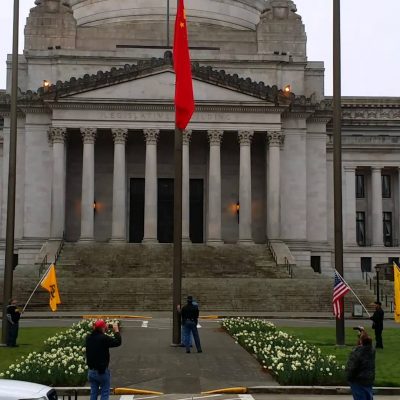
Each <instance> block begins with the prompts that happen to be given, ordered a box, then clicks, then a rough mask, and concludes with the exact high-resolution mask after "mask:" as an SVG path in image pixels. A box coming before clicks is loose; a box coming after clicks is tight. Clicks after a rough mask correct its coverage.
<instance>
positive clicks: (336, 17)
mask: <svg viewBox="0 0 400 400" xmlns="http://www.w3.org/2000/svg"><path fill="white" fill-rule="evenodd" d="M333 171H334V172H333V181H334V214H335V223H334V225H335V268H336V270H337V271H338V272H339V274H340V275H341V276H343V275H344V274H343V204H342V90H341V45H340V0H333ZM340 302H341V304H340V306H341V308H342V310H344V300H343V297H342V298H341V300H340ZM344 344H345V332H344V313H343V317H342V318H341V319H338V318H337V319H336V345H338V346H344Z"/></svg>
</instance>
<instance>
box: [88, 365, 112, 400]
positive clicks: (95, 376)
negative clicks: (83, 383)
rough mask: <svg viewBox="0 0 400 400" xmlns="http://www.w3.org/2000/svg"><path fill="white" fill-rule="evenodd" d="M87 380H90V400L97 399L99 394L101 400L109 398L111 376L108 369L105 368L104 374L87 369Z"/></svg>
mask: <svg viewBox="0 0 400 400" xmlns="http://www.w3.org/2000/svg"><path fill="white" fill-rule="evenodd" d="M88 380H89V382H90V400H97V396H98V395H99V394H100V395H101V400H108V399H109V398H110V386H111V376H110V371H109V370H108V369H106V371H105V372H104V374H99V373H98V371H96V370H94V369H89V373H88Z"/></svg>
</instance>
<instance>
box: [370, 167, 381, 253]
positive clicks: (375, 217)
mask: <svg viewBox="0 0 400 400" xmlns="http://www.w3.org/2000/svg"><path fill="white" fill-rule="evenodd" d="M371 170H372V245H373V246H383V206H382V169H381V168H380V167H372V168H371Z"/></svg>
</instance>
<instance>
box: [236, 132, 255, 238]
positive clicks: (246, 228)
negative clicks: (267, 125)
mask: <svg viewBox="0 0 400 400" xmlns="http://www.w3.org/2000/svg"><path fill="white" fill-rule="evenodd" d="M253 136H254V132H253V131H239V132H238V139H239V143H240V173H239V205H240V209H239V243H252V242H253V235H252V212H251V210H252V203H251V141H252V139H253Z"/></svg>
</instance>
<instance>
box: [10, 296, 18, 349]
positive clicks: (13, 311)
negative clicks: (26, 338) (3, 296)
mask: <svg viewBox="0 0 400 400" xmlns="http://www.w3.org/2000/svg"><path fill="white" fill-rule="evenodd" d="M20 318H21V311H20V310H19V308H18V301H17V299H11V300H10V301H9V303H8V306H7V324H8V331H7V332H8V334H7V346H8V347H18V345H17V337H18V330H19V319H20Z"/></svg>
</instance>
